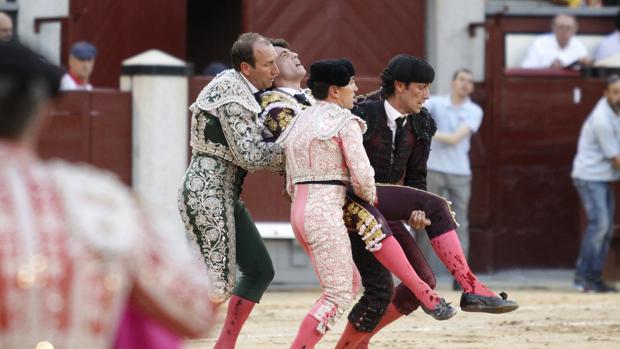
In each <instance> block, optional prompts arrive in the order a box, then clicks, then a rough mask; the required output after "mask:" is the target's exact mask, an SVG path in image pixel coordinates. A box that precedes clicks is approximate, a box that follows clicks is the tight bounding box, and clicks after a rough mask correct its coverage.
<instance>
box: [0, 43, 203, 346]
mask: <svg viewBox="0 0 620 349" xmlns="http://www.w3.org/2000/svg"><path fill="white" fill-rule="evenodd" d="M61 74H62V73H61V72H60V71H58V69H57V68H55V67H53V66H51V65H49V64H47V63H46V62H44V61H42V60H41V59H40V58H39V56H38V55H37V54H35V53H34V52H32V51H30V50H29V49H27V48H25V47H24V46H22V45H20V44H18V43H16V42H10V43H0V86H2V88H1V89H0V115H2V117H0V198H2V200H0V222H1V224H0V241H2V243H1V244H0V275H2V279H3V280H5V281H8V280H10V282H3V283H2V287H1V288H0V309H1V318H2V330H0V348H35V347H36V348H65V349H74V348H75V349H77V348H90V349H103V348H111V347H112V343H113V340H114V337H115V336H116V331H117V328H118V322H119V318H120V314H121V311H122V310H123V309H124V308H125V305H126V304H127V302H128V300H129V299H130V298H131V299H132V301H135V304H136V305H137V306H138V307H139V309H140V310H141V311H143V312H145V313H147V314H149V315H150V316H151V318H152V319H155V320H156V321H157V322H158V323H161V324H163V325H165V326H167V327H168V328H169V329H170V330H171V331H172V332H174V333H176V334H178V335H180V336H191V337H200V336H203V335H204V334H205V331H206V330H207V329H208V328H209V326H210V324H211V322H212V321H213V319H214V316H213V311H214V303H213V302H212V301H211V295H210V292H211V287H210V282H209V279H208V276H207V271H206V270H205V268H204V265H203V264H202V263H201V262H200V260H198V258H197V256H196V255H195V254H192V252H191V250H190V247H189V244H188V242H187V240H186V239H185V236H183V234H180V236H174V235H171V234H167V235H164V234H160V233H159V232H158V231H157V230H156V229H155V228H160V225H158V224H156V223H154V222H153V221H152V220H150V219H148V218H147V216H146V215H145V214H144V212H143V211H142V210H141V208H140V207H139V206H138V204H137V203H136V200H135V198H134V197H132V195H131V193H130V191H129V190H128V189H127V188H126V187H125V186H124V185H122V184H121V183H120V182H119V181H118V180H117V179H116V178H114V177H113V176H111V175H110V174H107V173H104V172H103V171H100V170H97V169H94V168H91V167H88V166H85V165H70V164H68V163H65V162H62V161H59V160H56V161H51V162H47V161H42V160H40V159H39V158H38V157H37V155H36V153H35V152H34V145H35V144H36V138H37V131H38V129H39V128H40V126H41V125H42V124H43V118H44V115H45V111H44V110H45V105H46V102H47V101H48V100H49V99H50V97H51V96H53V95H54V94H55V93H56V91H57V89H58V87H59V83H60V76H61Z"/></svg>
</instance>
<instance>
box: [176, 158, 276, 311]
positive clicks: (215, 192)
mask: <svg viewBox="0 0 620 349" xmlns="http://www.w3.org/2000/svg"><path fill="white" fill-rule="evenodd" d="M245 175H246V171H245V170H243V169H242V168H240V167H238V166H236V165H234V164H232V163H231V162H229V161H226V160H222V159H220V158H217V157H212V156H209V155H200V154H195V155H194V156H192V161H191V163H190V165H189V168H188V169H187V172H186V173H185V177H184V179H183V185H182V187H181V190H180V191H179V199H178V204H179V211H180V213H181V218H182V219H183V222H184V223H185V227H186V229H187V232H188V236H189V238H190V239H191V240H192V242H193V244H194V246H195V247H196V248H198V249H199V250H200V253H201V255H202V256H203V258H204V261H205V263H206V266H207V268H208V269H209V272H210V274H211V277H212V281H213V286H214V289H215V296H216V297H217V298H219V300H220V301H224V300H226V299H227V298H228V297H230V295H231V293H232V294H235V295H237V296H239V297H241V298H244V299H247V300H250V301H253V302H256V303H258V302H259V301H260V299H261V297H262V295H263V293H264V292H265V290H266V289H267V287H268V286H269V283H271V280H273V276H274V270H273V263H272V262H271V258H270V257H269V254H268V252H267V248H266V247H265V243H264V242H263V239H262V237H261V236H260V233H259V232H258V229H257V228H256V224H254V221H253V220H252V217H251V216H250V213H249V212H248V209H247V207H246V206H245V204H244V203H243V201H241V199H240V198H239V195H240V193H241V187H242V184H243V179H244V177H245ZM237 267H238V268H239V271H240V275H239V279H238V280H237V279H236V268H237Z"/></svg>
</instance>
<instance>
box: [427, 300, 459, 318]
mask: <svg viewBox="0 0 620 349" xmlns="http://www.w3.org/2000/svg"><path fill="white" fill-rule="evenodd" d="M422 310H424V312H425V313H427V314H428V315H430V316H432V317H433V318H435V320H448V319H449V318H451V317H453V316H454V315H456V309H454V308H453V307H452V306H451V305H450V303H446V300H445V299H443V298H440V299H439V303H438V304H437V305H435V308H433V309H428V308H427V307H425V306H424V304H422Z"/></svg>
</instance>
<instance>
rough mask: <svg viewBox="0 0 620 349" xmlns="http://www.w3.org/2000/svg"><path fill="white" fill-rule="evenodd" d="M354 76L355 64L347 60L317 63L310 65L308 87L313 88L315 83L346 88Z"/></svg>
mask: <svg viewBox="0 0 620 349" xmlns="http://www.w3.org/2000/svg"><path fill="white" fill-rule="evenodd" d="M354 75H355V69H354V68H353V64H352V63H351V61H349V60H348V59H346V58H340V59H326V60H322V61H316V62H314V63H312V64H311V65H310V77H309V78H308V87H310V88H312V86H313V85H314V83H315V82H322V83H324V84H328V85H336V86H346V85H348V84H349V82H350V81H351V77H353V76H354Z"/></svg>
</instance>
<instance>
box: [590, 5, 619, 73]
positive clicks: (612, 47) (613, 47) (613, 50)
mask: <svg viewBox="0 0 620 349" xmlns="http://www.w3.org/2000/svg"><path fill="white" fill-rule="evenodd" d="M614 23H615V25H616V30H614V31H613V32H612V33H610V34H609V35H607V36H606V37H605V38H603V40H601V41H600V42H599V43H598V45H597V46H596V50H595V51H594V61H595V62H598V61H600V60H602V59H605V58H608V57H611V56H613V55H615V54H617V53H620V11H618V13H617V14H616V18H615V19H614Z"/></svg>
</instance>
